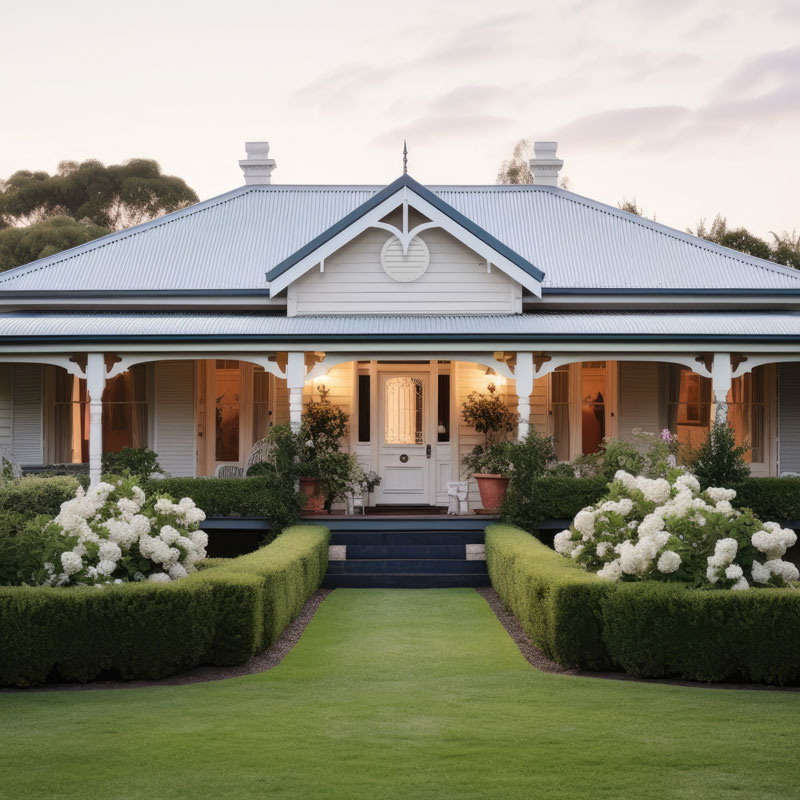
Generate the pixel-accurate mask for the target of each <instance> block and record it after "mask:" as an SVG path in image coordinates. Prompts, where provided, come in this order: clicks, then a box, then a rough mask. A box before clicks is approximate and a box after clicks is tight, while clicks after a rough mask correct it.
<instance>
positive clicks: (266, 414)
mask: <svg viewBox="0 0 800 800" xmlns="http://www.w3.org/2000/svg"><path fill="white" fill-rule="evenodd" d="M271 414H272V411H270V408H269V373H268V372H265V371H264V368H263V367H255V368H254V369H253V442H254V443H255V442H258V441H260V440H261V439H266V438H267V435H268V434H269V429H270V428H271V427H272V419H271Z"/></svg>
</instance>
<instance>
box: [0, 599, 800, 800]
mask: <svg viewBox="0 0 800 800" xmlns="http://www.w3.org/2000/svg"><path fill="white" fill-rule="evenodd" d="M798 715H800V695H797V694H792V693H789V694H787V693H774V694H773V693H770V692H752V691H704V690H702V689H696V688H684V687H677V686H664V685H651V684H638V683H629V682H618V681H602V680H594V679H584V678H576V677H572V676H564V675H550V674H544V673H540V672H538V671H536V670H535V669H533V668H532V667H530V666H529V665H528V664H527V662H526V661H525V659H524V658H523V657H522V655H521V654H520V653H519V651H518V650H517V648H516V646H515V645H514V643H513V642H512V641H511V639H510V638H509V637H508V635H507V634H506V633H505V631H504V630H503V628H502V626H501V625H500V623H499V622H498V621H497V620H496V618H495V616H494V614H493V613H492V612H491V610H490V609H489V607H488V605H487V604H486V602H485V601H484V600H483V599H482V598H481V597H480V596H479V595H478V594H477V593H476V592H474V591H473V590H471V589H440V590H425V591H403V590H389V589H387V590H383V589H337V590H336V591H335V592H333V593H332V594H331V595H330V596H329V597H328V598H327V599H326V600H325V601H324V602H323V604H322V606H321V607H320V609H319V611H318V612H317V615H316V616H315V618H314V619H313V621H312V622H311V624H310V625H309V626H308V628H307V629H306V631H305V633H304V634H303V637H302V639H301V640H300V642H299V644H298V645H297V646H296V647H295V649H294V650H293V651H292V652H291V653H290V654H289V655H288V656H287V657H286V658H285V659H284V661H283V662H282V663H281V664H280V665H279V666H278V667H276V668H275V669H273V670H271V671H269V672H266V673H263V674H260V675H251V676H247V677H243V678H234V679H231V680H227V681H218V682H212V683H202V684H194V685H188V686H176V687H153V688H144V689H133V690H109V691H96V692H47V693H44V692H42V693H30V694H25V693H17V694H3V695H0V798H3V800H5V798H9V799H10V798H20V799H21V798H76V800H77V798H80V799H81V800H92V799H93V798H103V799H104V800H108V799H109V798H113V799H114V800H117V799H119V800H123V799H124V798H152V800H171V799H172V798H187V800H189V799H190V800H199V798H215V799H216V798H237V799H239V800H241V799H242V798H263V797H269V798H297V799H298V800H301V799H302V800H306V799H309V798H334V799H336V798H348V799H349V798H353V799H354V800H359V799H360V798H370V799H371V800H374V798H392V800H396V799H400V798H402V799H403V800H405V799H406V798H450V797H452V798H476V800H477V798H525V800H529V799H530V798H536V799H537V800H539V798H570V800H572V798H576V799H578V800H580V798H592V799H593V800H595V799H597V798H622V797H624V798H636V799H637V800H640V799H645V798H704V800H710V799H712V798H713V799H715V798H728V797H730V798H734V797H735V798H744V797H746V798H748V800H752V799H754V798H781V799H783V798H786V797H791V796H795V795H796V794H797V793H798V791H799V789H798V778H799V777H800V770H798V767H797V761H796V757H795V750H796V743H797V738H798V730H799V726H798V723H797V719H798Z"/></svg>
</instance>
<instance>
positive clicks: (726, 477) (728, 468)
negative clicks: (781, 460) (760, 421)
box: [690, 422, 750, 489]
mask: <svg viewBox="0 0 800 800" xmlns="http://www.w3.org/2000/svg"><path fill="white" fill-rule="evenodd" d="M749 449H750V448H749V447H748V445H747V444H741V445H739V446H738V447H737V446H736V437H735V434H734V432H733V428H731V427H730V425H728V424H727V423H726V422H715V423H714V424H713V425H712V426H711V430H709V432H708V436H707V437H706V440H705V441H704V442H703V444H701V445H700V447H699V449H698V450H697V453H695V455H694V457H693V459H692V463H691V464H690V468H691V471H692V472H693V473H694V474H695V475H696V476H697V479H698V480H699V481H700V486H701V487H702V488H703V489H707V488H708V487H709V486H733V485H735V484H737V483H741V482H742V481H743V480H745V479H746V478H748V477H749V476H750V466H749V465H748V464H747V463H746V462H745V460H744V457H745V454H746V453H747V451H748V450H749Z"/></svg>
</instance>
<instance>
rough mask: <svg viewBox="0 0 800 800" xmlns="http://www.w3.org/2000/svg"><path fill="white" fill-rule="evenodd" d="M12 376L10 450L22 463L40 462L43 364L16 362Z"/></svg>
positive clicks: (41, 457)
mask: <svg viewBox="0 0 800 800" xmlns="http://www.w3.org/2000/svg"><path fill="white" fill-rule="evenodd" d="M13 376H14V389H13V404H14V405H13V413H12V426H11V430H12V434H11V435H12V451H13V453H14V455H15V456H16V458H17V460H18V461H19V462H20V463H22V464H41V463H42V461H43V460H44V453H43V441H42V440H43V436H42V366H41V364H16V365H14V367H13Z"/></svg>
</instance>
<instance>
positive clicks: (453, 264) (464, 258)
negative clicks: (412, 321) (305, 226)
mask: <svg viewBox="0 0 800 800" xmlns="http://www.w3.org/2000/svg"><path fill="white" fill-rule="evenodd" d="M390 237H391V234H390V233H388V232H387V231H385V230H382V229H370V230H367V231H365V232H364V233H362V234H361V235H360V236H358V237H356V238H355V239H354V240H353V241H352V242H350V243H348V244H346V245H345V246H344V247H342V248H341V249H340V250H338V251H337V252H336V253H334V254H332V255H330V256H328V257H327V258H326V259H325V266H324V270H323V269H319V268H317V269H312V270H310V271H309V272H307V273H305V274H304V275H303V276H302V277H300V278H299V279H298V280H297V281H296V282H295V283H294V284H293V285H292V286H290V287H289V303H288V313H289V315H290V316H294V315H298V316H300V315H307V314H387V313H388V314H392V313H401V314H448V313H451V314H453V313H458V314H471V313H474V314H491V313H501V314H503V313H505V314H509V313H521V311H522V287H521V286H520V284H519V283H517V282H516V281H515V280H513V279H511V278H510V277H509V276H508V275H506V274H505V273H504V272H502V271H501V270H499V269H497V268H495V267H492V266H490V265H488V264H487V262H486V261H485V260H484V259H483V258H482V257H481V256H479V255H478V254H477V253H474V252H473V251H472V250H470V249H469V248H468V247H466V246H465V245H463V244H462V243H461V242H459V241H458V240H457V239H455V237H453V236H451V235H450V234H449V233H446V232H445V231H443V230H441V229H438V228H432V229H429V230H426V231H424V232H423V233H421V234H420V235H419V238H420V239H422V240H423V241H424V243H425V245H427V248H428V251H429V254H430V263H429V265H428V268H427V270H425V271H424V274H422V275H420V276H419V277H418V278H416V279H415V280H412V281H407V282H406V281H404V282H400V281H398V280H394V279H393V278H392V277H390V275H389V274H387V272H386V271H384V268H383V267H382V266H381V252H382V250H383V248H384V246H385V245H386V243H387V239H389V238H390ZM409 252H411V250H410V251H409Z"/></svg>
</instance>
